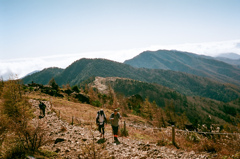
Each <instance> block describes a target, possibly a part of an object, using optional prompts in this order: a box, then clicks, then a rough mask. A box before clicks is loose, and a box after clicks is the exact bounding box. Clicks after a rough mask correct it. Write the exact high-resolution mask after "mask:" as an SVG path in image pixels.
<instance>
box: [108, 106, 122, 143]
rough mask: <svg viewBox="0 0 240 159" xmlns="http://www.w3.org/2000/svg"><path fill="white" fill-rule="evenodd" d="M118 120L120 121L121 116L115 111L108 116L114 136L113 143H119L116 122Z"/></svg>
mask: <svg viewBox="0 0 240 159" xmlns="http://www.w3.org/2000/svg"><path fill="white" fill-rule="evenodd" d="M119 119H122V117H121V115H120V114H119V113H118V111H117V109H115V110H114V113H112V114H111V116H110V121H111V125H112V130H113V135H114V142H115V143H119V141H118V127H119V125H118V122H119Z"/></svg>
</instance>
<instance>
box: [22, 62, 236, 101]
mask: <svg viewBox="0 0 240 159" xmlns="http://www.w3.org/2000/svg"><path fill="white" fill-rule="evenodd" d="M193 59H194V58H193ZM146 60H147V59H146ZM190 60H191V59H190ZM186 61H187V59H186ZM213 62H217V61H213ZM221 64H223V65H226V64H225V63H223V62H221ZM227 66H228V67H233V66H231V65H227ZM189 68H190V67H189ZM233 70H234V69H233ZM229 71H230V70H229ZM231 71H232V70H231ZM203 73H204V72H203ZM92 76H100V77H122V78H130V79H135V80H138V81H143V82H149V83H156V84H160V85H163V86H165V87H169V88H171V89H173V90H176V91H178V92H180V93H182V94H185V95H190V96H202V97H208V98H212V99H216V100H220V101H224V102H228V101H232V100H234V99H236V98H239V97H240V88H239V87H238V86H235V85H229V84H223V83H220V82H216V81H214V80H211V79H209V78H204V77H200V76H196V75H191V74H187V73H183V72H177V71H172V70H163V69H146V68H134V67H132V66H129V65H127V64H123V63H118V62H114V61H110V60H105V59H80V60H78V61H75V62H74V63H72V64H71V65H70V66H68V67H67V68H66V69H60V68H48V69H44V70H42V71H40V72H37V73H34V74H32V75H30V76H27V77H25V78H23V81H24V83H31V82H32V81H34V82H36V83H41V84H48V82H49V81H50V79H51V78H54V79H55V81H56V82H57V84H58V85H59V86H62V85H65V84H70V85H72V86H73V85H78V84H80V83H81V82H83V81H84V80H87V79H88V78H89V77H92Z"/></svg>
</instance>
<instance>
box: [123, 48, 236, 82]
mask: <svg viewBox="0 0 240 159" xmlns="http://www.w3.org/2000/svg"><path fill="white" fill-rule="evenodd" d="M124 63H125V64H129V65H131V66H133V67H137V68H151V69H164V70H173V71H180V72H186V73H189V74H193V75H197V76H202V77H208V78H211V79H213V80H216V81H219V82H223V83H232V84H234V85H238V86H240V69H239V68H238V67H236V66H233V65H230V64H227V63H224V62H222V61H219V60H215V59H214V58H212V57H208V56H202V55H197V54H193V53H188V52H181V51H169V50H158V51H145V52H143V53H141V54H139V55H138V56H136V57H134V58H133V59H130V60H126V61H125V62H124Z"/></svg>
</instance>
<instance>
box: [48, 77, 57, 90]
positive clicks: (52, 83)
mask: <svg viewBox="0 0 240 159" xmlns="http://www.w3.org/2000/svg"><path fill="white" fill-rule="evenodd" d="M48 84H49V85H50V86H52V88H53V89H54V90H56V91H57V92H58V90H59V86H58V84H57V83H56V81H55V79H54V78H52V79H51V80H50V81H49V82H48Z"/></svg>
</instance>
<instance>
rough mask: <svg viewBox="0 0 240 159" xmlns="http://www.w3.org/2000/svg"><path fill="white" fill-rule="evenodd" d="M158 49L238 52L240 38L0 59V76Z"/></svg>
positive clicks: (213, 53)
mask: <svg viewBox="0 0 240 159" xmlns="http://www.w3.org/2000/svg"><path fill="white" fill-rule="evenodd" d="M159 49H166V50H180V51H187V52H192V53H196V54H202V55H208V56H216V55H218V54H220V53H229V52H234V53H238V54H240V40H232V41H222V42H209V43H186V44H178V45H153V46H149V47H146V48H135V49H128V50H108V51H98V52H85V53H76V54H66V55H51V56H42V57H37V58H21V59H10V60H0V77H3V79H4V80H7V79H8V78H9V76H10V75H14V74H17V75H18V77H19V78H22V77H24V76H25V75H26V74H28V73H30V72H33V71H35V70H42V69H44V68H48V67H60V68H66V67H67V66H69V65H70V64H71V63H73V62H74V61H76V60H79V59H81V58H105V59H109V60H113V61H118V62H124V61H125V60H127V59H131V58H133V57H134V56H137V55H138V54H140V53H141V52H143V51H146V50H152V51H156V50H159Z"/></svg>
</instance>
